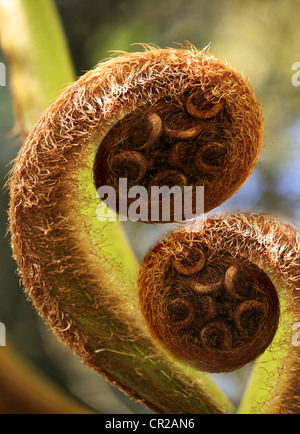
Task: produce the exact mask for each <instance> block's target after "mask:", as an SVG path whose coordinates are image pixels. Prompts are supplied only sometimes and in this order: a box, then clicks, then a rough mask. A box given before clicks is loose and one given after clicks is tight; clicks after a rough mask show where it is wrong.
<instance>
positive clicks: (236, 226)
mask: <svg viewBox="0 0 300 434" xmlns="http://www.w3.org/2000/svg"><path fill="white" fill-rule="evenodd" d="M299 248H300V237H299V233H298V232H297V231H296V230H295V229H294V228H293V227H291V226H289V225H287V224H285V223H283V222H281V221H279V220H278V219H275V218H273V217H271V216H266V215H259V214H251V215H242V214H237V215H224V216H220V217H215V218H209V219H207V220H206V221H204V222H203V223H199V224H195V223H194V224H192V225H188V226H186V227H182V228H180V229H178V230H177V231H175V232H173V233H171V234H170V235H169V236H168V237H167V238H166V239H165V240H163V241H162V242H160V243H159V244H158V245H156V246H155V247H154V249H153V250H152V251H151V252H149V254H148V255H147V256H146V258H145V259H144V261H143V263H142V264H141V266H140V269H139V273H138V279H137V297H138V302H139V308H140V312H141V316H142V318H143V320H144V321H145V324H146V327H147V329H148V331H149V333H150V334H151V335H152V337H153V339H154V340H155V341H156V342H158V344H159V345H160V346H161V347H162V348H164V350H165V351H170V352H172V353H173V354H174V355H175V356H176V357H180V358H183V359H186V360H187V361H188V362H189V363H191V364H193V365H196V366H197V367H198V368H200V369H203V370H206V371H209V372H222V371H231V370H233V369H237V368H239V367H241V366H243V365H244V364H245V363H248V362H250V361H251V360H254V359H256V358H257V357H258V356H259V355H260V354H261V353H262V352H264V351H265V349H266V348H267V347H268V346H269V345H270V344H271V342H272V340H273V337H274V336H275V332H276V329H277V325H278V322H279V301H278V299H279V295H280V296H281V297H282V298H283V300H284V304H285V305H286V310H287V313H288V315H289V318H290V320H291V321H299V318H300V302H299V301H300V299H299V291H300V274H299V270H300V259H299V251H300V250H299ZM266 272H267V274H266ZM275 288H276V289H277V291H278V294H277V291H276V289H275ZM279 288H283V289H280V290H279ZM285 327H286V329H285V339H284V342H283V343H281V345H282V347H281V348H280V352H281V351H282V350H283V349H284V351H285V354H287V356H286V357H285V358H284V359H283V360H281V361H280V363H278V366H279V368H278V372H276V375H275V378H272V385H271V386H270V387H271V392H270V393H269V394H268V400H267V401H266V402H264V403H261V407H260V408H259V409H256V410H257V411H259V412H267V413H284V414H285V413H294V414H296V413H299V410H300V408H299V405H300V386H299V378H300V377H299V374H300V363H299V360H300V349H299V347H298V348H296V347H293V346H292V343H291V342H292V339H291V333H292V328H291V323H289V324H288V325H286V326H285ZM274 354H275V357H276V353H275V352H274ZM261 386H262V387H263V385H261Z"/></svg>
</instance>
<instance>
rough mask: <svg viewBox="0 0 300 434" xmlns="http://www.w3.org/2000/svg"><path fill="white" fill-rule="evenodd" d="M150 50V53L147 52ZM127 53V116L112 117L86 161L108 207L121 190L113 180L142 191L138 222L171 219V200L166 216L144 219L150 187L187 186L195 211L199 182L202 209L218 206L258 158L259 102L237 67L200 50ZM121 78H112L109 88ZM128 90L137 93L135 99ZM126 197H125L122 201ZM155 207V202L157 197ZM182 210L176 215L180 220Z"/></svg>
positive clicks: (117, 207) (117, 208)
mask: <svg viewBox="0 0 300 434" xmlns="http://www.w3.org/2000/svg"><path fill="white" fill-rule="evenodd" d="M150 53H151V54H150ZM150 53H149V55H148V56H147V57H148V59H147V61H146V60H145V55H139V56H138V55H136V56H134V60H135V64H132V63H130V62H128V63H127V64H124V65H123V70H122V74H123V75H125V76H126V73H127V71H130V72H131V73H132V77H134V72H133V71H136V73H137V74H138V76H139V79H138V80H136V83H135V89H134V93H133V94H132V93H131V92H127V90H125V91H123V92H124V98H125V95H126V98H127V101H128V104H129V105H130V103H131V102H133V103H134V107H132V108H131V110H130V112H129V113H128V114H127V115H124V116H121V119H120V120H118V119H119V118H120V116H118V114H117V113H116V119H115V120H116V122H115V123H114V124H113V125H111V128H109V130H108V132H107V134H106V135H105V137H104V138H103V140H102V141H101V142H100V143H99V148H98V152H97V155H96V158H95V163H94V182H95V185H96V188H97V189H98V188H99V187H101V186H104V185H105V186H106V185H109V186H112V187H114V189H115V191H116V192H117V195H118V197H117V203H116V204H115V205H114V204H113V203H110V202H109V200H108V201H107V203H108V205H109V206H110V207H112V208H114V210H115V211H117V212H119V211H120V202H121V201H125V200H127V196H125V197H123V194H122V193H121V192H120V190H119V179H120V178H126V179H127V180H128V190H129V189H130V187H133V186H136V185H140V186H142V187H144V188H145V189H146V191H147V192H148V198H149V199H148V202H147V206H148V213H147V214H148V215H147V216H146V218H145V219H144V220H143V217H141V220H142V221H147V222H149V221H150V222H152V223H154V222H157V221H159V222H162V223H166V222H170V221H174V220H176V216H174V214H175V210H174V207H175V204H174V203H171V210H170V211H171V212H170V218H169V219H168V217H165V216H163V214H162V210H161V209H160V210H159V211H160V214H159V216H158V217H157V216H155V217H153V216H152V218H150V215H151V205H152V207H154V204H153V202H155V201H159V199H158V198H157V197H156V198H155V197H154V196H153V197H152V196H151V187H154V186H158V187H162V186H164V185H166V186H168V187H169V188H172V187H174V186H179V187H180V188H181V189H182V191H183V188H184V187H185V186H192V187H193V188H194V190H193V195H192V198H191V202H192V204H191V205H192V211H193V213H195V211H196V199H197V198H196V191H195V187H196V186H204V189H205V204H204V211H205V212H208V211H210V210H211V209H213V208H215V207H217V206H219V205H221V204H222V203H223V202H224V201H225V200H227V199H228V198H229V197H231V196H232V195H233V194H234V193H235V192H236V191H237V190H238V189H239V188H240V187H241V186H242V185H243V184H244V182H245V181H246V180H247V179H248V177H249V176H250V174H251V173H252V170H253V168H254V166H255V164H256V162H257V160H258V157H259V153H260V150H261V145H262V140H263V119H262V113H261V109H260V105H259V102H258V101H257V98H256V96H255V94H254V92H253V90H252V89H251V87H250V85H249V83H248V82H247V80H246V79H245V78H243V77H242V76H241V75H240V74H239V73H238V72H236V71H235V70H234V69H233V68H231V67H230V66H229V65H228V64H225V63H224V62H222V61H221V60H220V59H216V58H215V57H213V56H212V55H211V54H210V53H209V52H208V51H202V52H198V51H195V50H192V51H182V50H158V51H151V52H150ZM122 80H123V78H122V77H121V75H117V76H115V82H116V83H115V86H116V89H118V88H120V87H121V88H122V87H123V83H122ZM136 92H141V93H142V95H141V96H142V98H141V100H140V101H138V100H136ZM133 201H134V199H128V203H127V206H128V207H129V206H130V204H131V203H132V202H133ZM159 205H160V207H161V206H162V200H160V201H159ZM188 218H189V217H188V216H185V213H184V210H183V212H182V220H185V219H188Z"/></svg>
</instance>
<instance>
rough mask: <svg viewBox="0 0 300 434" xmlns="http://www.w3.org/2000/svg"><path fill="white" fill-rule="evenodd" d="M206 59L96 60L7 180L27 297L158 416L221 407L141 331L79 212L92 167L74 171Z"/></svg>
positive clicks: (45, 120)
mask: <svg viewBox="0 0 300 434" xmlns="http://www.w3.org/2000/svg"><path fill="white" fill-rule="evenodd" d="M205 58H207V59H209V58H210V56H209V55H208V54H206V55H204V53H203V52H198V51H197V50H195V49H188V50H160V49H150V50H146V51H145V52H141V53H132V54H128V53H123V54H120V55H119V56H118V57H117V58H113V59H110V60H107V61H105V62H103V63H100V64H99V65H97V67H96V68H95V69H93V70H91V71H89V72H87V73H86V74H85V75H84V76H82V77H81V78H80V79H79V80H78V81H76V82H75V83H73V84H71V85H70V86H68V87H67V89H66V90H65V91H64V92H62V93H61V94H60V96H59V97H58V98H57V99H56V100H55V101H54V102H53V103H52V104H51V105H50V106H49V108H48V109H47V110H46V112H45V113H44V114H43V115H42V116H41V118H40V119H39V121H38V122H37V123H36V125H35V126H34V128H33V129H32V131H31V133H30V134H29V136H28V137H27V139H26V142H25V143H24V145H23V146H22V148H21V150H20V153H19V155H18V157H17V159H16V161H15V164H14V167H13V170H12V173H11V177H10V182H9V186H10V195H11V202H10V210H9V218H10V232H11V242H12V248H13V252H14V257H15V259H16V262H17V265H18V270H19V274H20V276H21V279H22V281H23V284H24V287H25V291H26V294H27V295H28V297H29V298H30V299H31V300H32V301H33V303H34V306H35V307H36V309H37V310H38V312H39V314H40V315H41V316H42V318H44V320H45V321H46V322H47V324H48V325H49V326H50V327H51V328H52V330H53V331H54V333H55V334H56V335H57V337H58V338H59V340H60V341H62V342H63V343H64V344H65V345H67V346H68V347H70V348H71V349H72V351H73V352H74V353H75V354H76V355H78V356H79V357H80V359H81V360H82V361H83V362H84V363H85V364H86V365H87V366H89V367H90V368H92V369H95V370H96V371H97V372H99V373H100V374H101V375H103V376H105V378H106V379H108V380H109V381H110V382H112V383H113V384H114V385H115V386H117V387H119V388H120V389H121V390H122V391H124V392H125V393H126V394H128V395H129V396H130V397H132V398H135V399H136V400H137V401H138V402H140V403H141V404H143V405H144V406H146V407H148V408H150V409H151V410H153V411H156V412H158V413H224V412H226V411H228V410H227V409H228V405H227V403H226V404H224V400H223V403H220V402H218V401H217V400H216V399H215V397H214V396H212V394H211V392H210V391H209V390H208V387H207V386H206V385H205V384H206V383H205V381H201V382H200V381H197V382H196V383H195V380H194V377H193V376H192V375H191V374H190V373H188V372H187V371H186V370H185V369H182V368H181V366H180V365H178V364H177V363H175V362H174V361H170V360H169V358H166V357H165V355H164V354H163V353H162V352H161V351H160V349H159V348H158V347H157V346H156V345H155V344H154V343H153V341H152V340H151V339H150V337H149V336H148V334H147V333H146V331H145V329H144V327H143V324H142V323H141V321H140V319H139V316H138V313H137V308H136V300H135V299H134V297H133V296H132V291H131V290H130V288H132V287H133V286H134V285H133V283H132V282H131V281H130V279H129V278H128V276H127V274H126V270H125V271H124V270H123V269H122V268H121V267H120V265H119V264H118V260H117V258H111V257H107V254H106V253H105V244H107V243H109V242H110V240H107V239H104V237H102V233H101V234H99V233H98V234H97V233H96V231H97V229H98V228H95V227H94V226H93V223H91V221H90V220H87V219H86V215H85V214H84V211H83V210H84V209H85V208H86V207H88V206H89V204H90V203H89V201H93V202H94V194H95V191H92V192H91V190H89V191H88V192H87V194H86V192H83V190H84V185H82V182H83V181H82V180H83V179H84V181H86V182H87V183H88V182H89V181H90V179H91V178H92V176H91V175H92V170H91V173H89V174H88V176H87V177H85V178H84V177H83V178H81V177H80V175H81V174H82V173H86V171H87V169H89V167H90V166H89V165H90V154H93V153H96V151H97V145H95V143H97V144H99V143H101V140H102V139H103V137H104V136H105V135H106V133H107V131H108V129H109V128H110V127H111V125H112V123H113V122H115V121H118V120H119V119H122V118H123V117H124V116H126V115H127V114H129V113H131V112H133V111H134V110H136V109H137V108H138V107H141V106H143V105H144V103H145V101H151V102H152V103H153V104H154V103H155V102H156V101H157V100H159V99H160V98H162V97H163V95H165V96H166V97H167V95H170V93H171V94H173V95H174V96H175V97H176V95H177V94H178V92H179V93H180V92H181V89H182V90H184V89H185V86H186V85H188V83H189V80H188V77H189V76H190V74H194V73H195V71H198V64H199V61H200V62H202V61H204V59H205ZM216 62H217V61H216ZM175 81H176V82H178V83H182V87H181V88H180V90H178V89H179V87H174V82H175ZM91 194H92V195H93V199H92V198H91ZM94 211H95V214H94V218H95V215H96V209H95V210H94ZM99 240H100V241H99ZM121 273H122V274H121Z"/></svg>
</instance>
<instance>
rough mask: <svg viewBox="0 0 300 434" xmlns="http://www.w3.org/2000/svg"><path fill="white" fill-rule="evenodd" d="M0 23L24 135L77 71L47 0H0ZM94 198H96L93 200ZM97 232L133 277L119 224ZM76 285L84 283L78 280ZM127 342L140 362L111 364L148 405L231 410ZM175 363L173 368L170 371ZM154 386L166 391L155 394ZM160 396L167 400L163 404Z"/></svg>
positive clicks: (203, 380)
mask: <svg viewBox="0 0 300 434" xmlns="http://www.w3.org/2000/svg"><path fill="white" fill-rule="evenodd" d="M0 22H1V33H0V38H1V43H2V47H3V50H4V53H5V55H6V57H7V59H8V61H9V67H10V68H9V69H10V83H11V88H12V93H13V97H14V101H15V110H16V119H17V122H18V125H19V128H20V129H21V131H22V134H23V136H24V137H25V136H26V135H27V134H28V133H29V131H30V130H31V128H32V126H33V125H34V123H35V122H36V121H37V120H38V118H39V115H40V114H41V113H42V112H43V111H44V110H45V108H46V107H47V106H48V105H49V103H50V102H51V101H52V100H53V99H54V98H55V97H56V96H57V95H58V93H59V92H60V91H61V90H62V89H63V88H64V87H65V86H66V84H68V83H70V82H71V81H73V80H74V75H75V74H74V71H73V67H72V63H71V60H70V55H69V52H68V49H67V44H66V41H65V38H64V35H63V31H62V28H61V24H60V22H59V18H58V15H57V12H56V10H55V7H54V4H53V2H52V1H51V0H39V1H38V2H37V1H36V0H10V1H5V0H0ZM88 189H89V186H88ZM93 199H94V197H93V198H92V199H91V200H93ZM95 203H96V200H95ZM97 225H98V222H97ZM101 236H103V237H104V238H106V239H107V238H109V240H110V244H109V245H106V247H105V253H106V254H107V255H109V256H112V257H114V258H117V261H118V262H119V263H120V264H121V265H123V266H125V268H126V272H127V273H128V275H129V276H131V277H133V276H134V275H135V271H136V265H137V262H136V259H135V256H134V254H133V252H132V250H131V248H130V247H129V243H128V242H127V239H126V237H125V236H124V234H123V231H122V227H120V226H119V225H118V224H114V223H112V224H110V223H108V224H107V223H105V224H104V225H102V228H101ZM78 285H79V286H82V285H80V282H78ZM80 289H82V288H80ZM114 326H115V324H113V323H109V321H108V320H107V323H106V334H109V330H111V333H112V336H113V334H114ZM82 327H83V329H85V331H86V332H88V329H89V318H86V320H85V322H84V324H83V325H82ZM124 327H126V325H125V326H124ZM99 331H100V330H99ZM111 341H112V342H113V341H114V339H111ZM116 342H117V340H116ZM111 345H113V343H112V344H111ZM126 345H127V346H128V352H131V353H132V352H133V348H134V349H135V352H136V359H135V360H136V361H138V357H137V355H138V354H139V355H140V358H141V365H140V366H136V367H135V366H134V363H131V361H132V360H131V358H130V357H129V358H128V359H129V361H130V362H129V363H127V362H128V360H127V362H126V361H125V360H126V358H124V357H122V354H121V353H120V352H118V348H115V350H113V349H110V350H108V351H110V354H111V359H112V358H113V357H114V355H115V364H116V366H117V367H119V372H120V376H121V378H123V379H124V380H123V382H124V384H125V385H126V381H128V379H130V382H131V383H132V384H134V385H135V386H136V387H137V388H138V387H139V385H138V379H139V378H142V377H141V376H144V377H145V379H146V378H148V379H149V381H150V384H147V389H148V393H149V391H150V396H151V395H152V396H153V397H155V396H157V398H153V402H148V404H150V406H151V407H153V408H157V409H158V411H160V410H161V411H164V412H168V404H167V402H173V403H174V402H175V406H174V407H173V408H172V410H173V411H175V412H176V408H177V409H178V411H179V409H181V411H184V412H190V413H213V412H217V413H218V412H231V411H232V406H231V404H230V403H229V401H228V399H227V398H226V397H225V396H224V395H223V393H222V392H221V391H220V390H219V389H218V388H217V386H216V385H215V384H214V383H213V381H212V380H211V379H210V378H209V377H208V376H206V375H201V374H200V373H198V372H194V371H193V370H191V369H190V368H188V367H186V366H182V365H180V364H178V365H177V364H176V363H175V362H171V361H169V359H168V358H166V359H165V360H164V359H162V360H160V359H159V358H155V359H153V357H155V356H154V355H153V351H154V347H153V346H152V345H149V346H148V347H147V346H145V341H144V340H140V339H139V337H138V336H137V339H136V341H135V342H134V343H131V342H128V344H126V343H124V346H125V347H126ZM150 356H152V358H151V357H150ZM123 360H124V362H123ZM146 362H147V363H146ZM137 363H138V362H137ZM175 365H176V369H175V370H174V371H173V367H174V366H175ZM143 370H144V372H143ZM158 385H160V386H161V387H160V390H163V391H164V394H161V393H158ZM140 387H141V386H140ZM143 387H145V385H144V386H143ZM176 388H177V391H178V396H177V397H176V399H175V397H174V396H169V395H172V393H173V392H172V391H176ZM180 391H181V392H180ZM140 392H141V393H140V394H139V395H140V396H142V395H143V392H144V391H143V390H141V391H140ZM185 392H186V395H185ZM207 394H208V395H209V396H210V397H209V398H207V396H208V395H207ZM158 395H159V396H158ZM212 397H213V399H212ZM156 400H158V401H160V403H161V404H160V405H162V407H160V406H159V405H156V404H157V403H156ZM214 400H216V401H215V402H214ZM163 401H166V404H163ZM163 407H164V408H163Z"/></svg>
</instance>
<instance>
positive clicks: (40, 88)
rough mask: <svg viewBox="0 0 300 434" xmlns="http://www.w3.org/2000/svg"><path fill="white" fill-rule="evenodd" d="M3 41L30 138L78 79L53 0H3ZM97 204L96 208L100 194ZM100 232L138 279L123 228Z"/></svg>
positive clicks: (21, 125) (20, 123) (20, 119)
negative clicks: (37, 123)
mask: <svg viewBox="0 0 300 434" xmlns="http://www.w3.org/2000/svg"><path fill="white" fill-rule="evenodd" d="M0 42H1V45H2V49H3V51H4V53H5V56H6V58H7V60H8V63H9V75H10V86H11V90H12V94H13V98H14V106H15V115H16V122H17V127H18V129H19V130H20V131H21V133H22V135H23V138H25V137H26V136H27V135H28V133H29V132H30V130H31V129H32V127H33V125H34V124H35V123H36V121H37V120H38V119H39V117H40V115H41V114H42V113H43V112H44V110H45V109H46V108H47V107H48V106H49V104H50V103H51V102H52V101H53V100H54V99H55V98H56V97H57V96H58V94H59V93H60V92H61V91H62V90H63V89H64V88H65V87H66V86H67V85H68V84H69V83H71V82H73V81H74V79H75V78H76V77H75V71H74V67H73V64H72V60H71V58H70V53H69V50H68V46H67V42H66V39H65V35H64V32H63V29H62V26H61V22H60V18H59V16H58V13H57V10H56V8H55V5H54V3H53V1H52V0H38V1H36V0H9V1H8V0H0ZM92 197H93V196H92ZM98 202H99V199H98ZM95 204H96V205H95ZM93 206H94V209H95V210H96V207H97V201H96V197H95V201H94V204H93ZM99 226H101V225H100V224H99ZM101 231H102V235H103V236H104V237H105V238H108V239H109V240H110V244H109V245H107V246H106V252H107V254H109V255H111V256H112V257H117V258H118V261H119V262H120V263H121V264H123V265H124V266H125V267H126V269H127V270H128V272H129V274H130V275H131V277H134V276H135V270H136V266H137V261H136V258H135V255H134V253H133V251H132V249H131V247H130V245H129V243H128V240H127V238H126V236H125V234H124V232H123V230H122V227H121V226H120V225H116V224H113V223H111V224H105V225H103V224H102V228H101Z"/></svg>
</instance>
